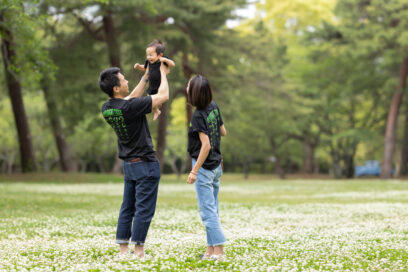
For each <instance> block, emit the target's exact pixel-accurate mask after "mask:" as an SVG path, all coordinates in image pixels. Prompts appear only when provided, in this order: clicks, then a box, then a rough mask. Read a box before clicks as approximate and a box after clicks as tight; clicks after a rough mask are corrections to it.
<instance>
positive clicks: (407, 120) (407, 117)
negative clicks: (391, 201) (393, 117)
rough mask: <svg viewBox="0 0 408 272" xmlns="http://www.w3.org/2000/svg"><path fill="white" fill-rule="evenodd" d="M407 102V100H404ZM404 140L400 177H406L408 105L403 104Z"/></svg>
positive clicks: (407, 168) (407, 164)
mask: <svg viewBox="0 0 408 272" xmlns="http://www.w3.org/2000/svg"><path fill="white" fill-rule="evenodd" d="M406 101H407V102H408V99H407V100H406ZM405 105H406V107H405V124H404V126H405V127H404V138H403V139H402V151H401V168H400V175H401V176H405V175H408V103H405Z"/></svg>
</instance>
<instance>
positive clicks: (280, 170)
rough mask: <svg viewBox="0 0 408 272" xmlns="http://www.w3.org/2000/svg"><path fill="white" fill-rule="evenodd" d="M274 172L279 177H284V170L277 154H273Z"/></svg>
mask: <svg viewBox="0 0 408 272" xmlns="http://www.w3.org/2000/svg"><path fill="white" fill-rule="evenodd" d="M275 173H276V174H277V175H278V176H279V177H280V178H281V179H285V171H283V168H282V166H281V159H280V157H279V156H275Z"/></svg>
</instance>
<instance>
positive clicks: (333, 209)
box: [0, 174, 408, 271]
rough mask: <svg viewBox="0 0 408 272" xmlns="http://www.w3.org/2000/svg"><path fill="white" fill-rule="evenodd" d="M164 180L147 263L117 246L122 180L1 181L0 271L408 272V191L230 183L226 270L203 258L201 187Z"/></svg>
mask: <svg viewBox="0 0 408 272" xmlns="http://www.w3.org/2000/svg"><path fill="white" fill-rule="evenodd" d="M185 179H186V177H185V176H183V177H182V178H181V180H179V179H178V178H177V177H176V176H171V175H169V176H166V175H165V176H163V177H162V180H161V184H160V188H159V199H158V205H157V210H156V215H155V218H154V220H153V222H152V225H151V228H150V231H149V235H148V238H147V244H146V252H147V253H148V254H149V255H150V257H149V258H147V259H146V260H144V261H138V260H135V259H133V258H131V257H130V256H129V257H125V258H119V257H118V247H117V245H115V244H114V238H115V231H116V221H117V216H118V211H119V207H120V204H121V197H122V190H123V186H122V177H121V176H116V175H100V174H70V175H66V174H37V175H31V176H26V175H13V176H2V177H0V271H3V270H5V271H14V270H15V271H22V270H31V271H69V270H72V271H135V270H142V271H151V270H160V271H180V270H181V271H183V270H193V271H211V270H214V271H218V270H219V271H222V270H230V271H407V270H408V224H407V222H408V182H407V181H379V180H355V181H334V180H285V181H280V180H276V179H273V177H268V176H257V177H254V178H252V179H249V180H243V179H242V177H241V176H238V175H225V177H223V179H222V184H221V192H220V203H221V205H220V213H221V221H222V224H223V228H224V232H225V234H226V236H227V239H228V244H227V245H226V246H225V249H226V253H227V255H228V257H227V258H226V259H225V260H224V261H219V262H213V261H201V260H199V259H198V255H199V254H201V253H202V252H203V251H204V248H205V232H204V228H203V226H202V223H201V220H200V218H199V214H198V212H197V205H196V199H195V193H194V187H193V186H191V185H187V184H185Z"/></svg>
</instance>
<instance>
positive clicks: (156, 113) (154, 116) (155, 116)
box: [153, 109, 161, 120]
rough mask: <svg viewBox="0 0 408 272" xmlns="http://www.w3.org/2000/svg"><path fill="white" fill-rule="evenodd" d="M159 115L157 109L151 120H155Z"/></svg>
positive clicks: (159, 112)
mask: <svg viewBox="0 0 408 272" xmlns="http://www.w3.org/2000/svg"><path fill="white" fill-rule="evenodd" d="M160 114H161V111H160V110H159V109H155V110H154V115H153V120H156V119H157V118H158V117H159V115H160Z"/></svg>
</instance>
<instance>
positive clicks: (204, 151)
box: [187, 132, 211, 184]
mask: <svg viewBox="0 0 408 272" xmlns="http://www.w3.org/2000/svg"><path fill="white" fill-rule="evenodd" d="M198 135H199V136H200V141H201V149H200V154H199V155H198V158H197V162H196V164H195V165H194V167H193V169H191V172H190V174H189V175H188V179H187V183H188V184H193V183H194V182H195V180H196V179H197V173H198V170H200V168H201V166H202V165H203V163H204V162H205V160H206V159H207V157H208V154H209V153H210V149H211V144H210V139H209V138H208V135H207V134H205V133H203V132H199V133H198Z"/></svg>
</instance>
